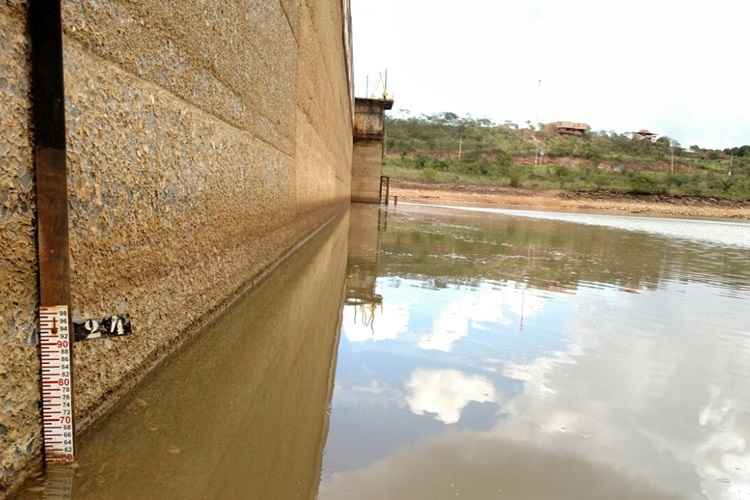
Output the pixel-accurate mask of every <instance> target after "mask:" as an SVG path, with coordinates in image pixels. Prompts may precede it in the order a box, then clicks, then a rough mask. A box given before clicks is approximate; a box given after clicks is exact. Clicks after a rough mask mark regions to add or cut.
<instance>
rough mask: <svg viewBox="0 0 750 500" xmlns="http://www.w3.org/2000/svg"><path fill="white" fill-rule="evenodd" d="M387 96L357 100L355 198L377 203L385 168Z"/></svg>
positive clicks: (388, 101)
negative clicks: (385, 97)
mask: <svg viewBox="0 0 750 500" xmlns="http://www.w3.org/2000/svg"><path fill="white" fill-rule="evenodd" d="M392 107H393V101H391V100H386V99H365V98H361V97H358V98H357V99H355V101H354V151H353V154H352V201H355V202H362V203H377V202H378V198H379V191H380V176H381V174H382V170H383V148H384V139H385V111H386V110H388V109H391V108H392Z"/></svg>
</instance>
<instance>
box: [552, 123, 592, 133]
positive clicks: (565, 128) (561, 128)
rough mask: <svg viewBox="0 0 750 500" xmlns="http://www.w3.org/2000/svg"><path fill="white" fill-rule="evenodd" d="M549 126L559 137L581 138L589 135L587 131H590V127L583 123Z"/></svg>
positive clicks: (553, 124)
mask: <svg viewBox="0 0 750 500" xmlns="http://www.w3.org/2000/svg"><path fill="white" fill-rule="evenodd" d="M549 126H551V127H552V128H553V130H554V131H555V132H557V133H558V134H560V135H574V136H577V137H583V136H584V135H586V134H588V133H589V130H591V127H589V126H588V125H586V124H585V123H574V122H555V123H550V125H549Z"/></svg>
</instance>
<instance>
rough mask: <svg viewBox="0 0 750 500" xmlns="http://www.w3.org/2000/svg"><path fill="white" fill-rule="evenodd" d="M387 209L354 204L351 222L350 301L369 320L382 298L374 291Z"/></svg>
mask: <svg viewBox="0 0 750 500" xmlns="http://www.w3.org/2000/svg"><path fill="white" fill-rule="evenodd" d="M387 215H388V212H387V211H385V210H380V209H378V208H374V207H371V206H365V205H358V204H353V205H352V207H351V221H352V223H351V224H350V226H349V260H348V264H347V289H346V303H347V305H356V306H360V307H358V312H359V313H361V314H362V318H363V320H365V321H367V318H368V317H371V316H372V314H373V312H374V307H376V306H377V305H379V304H381V303H382V301H383V298H382V297H381V296H380V295H378V294H377V293H375V280H376V278H377V269H378V260H379V254H380V233H381V230H385V227H386V224H385V220H386V218H387Z"/></svg>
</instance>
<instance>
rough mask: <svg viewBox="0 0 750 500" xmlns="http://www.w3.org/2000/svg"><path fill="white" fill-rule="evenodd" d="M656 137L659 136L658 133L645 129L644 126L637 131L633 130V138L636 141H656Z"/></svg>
mask: <svg viewBox="0 0 750 500" xmlns="http://www.w3.org/2000/svg"><path fill="white" fill-rule="evenodd" d="M658 138H659V134H656V133H655V132H651V131H649V130H646V129H645V128H642V129H641V130H639V131H638V132H633V139H635V140H637V141H651V142H656V140H657V139H658Z"/></svg>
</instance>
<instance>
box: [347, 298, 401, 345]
mask: <svg viewBox="0 0 750 500" xmlns="http://www.w3.org/2000/svg"><path fill="white" fill-rule="evenodd" d="M408 326H409V306H408V304H391V303H388V304H387V305H386V304H381V305H376V306H373V307H372V308H370V306H369V305H364V306H359V305H357V306H346V307H344V313H343V318H342V323H341V330H342V332H343V334H344V336H345V337H346V339H347V340H348V341H349V342H367V341H368V340H372V341H379V340H394V339H397V338H398V337H399V335H402V334H404V333H406V332H407V330H408Z"/></svg>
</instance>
